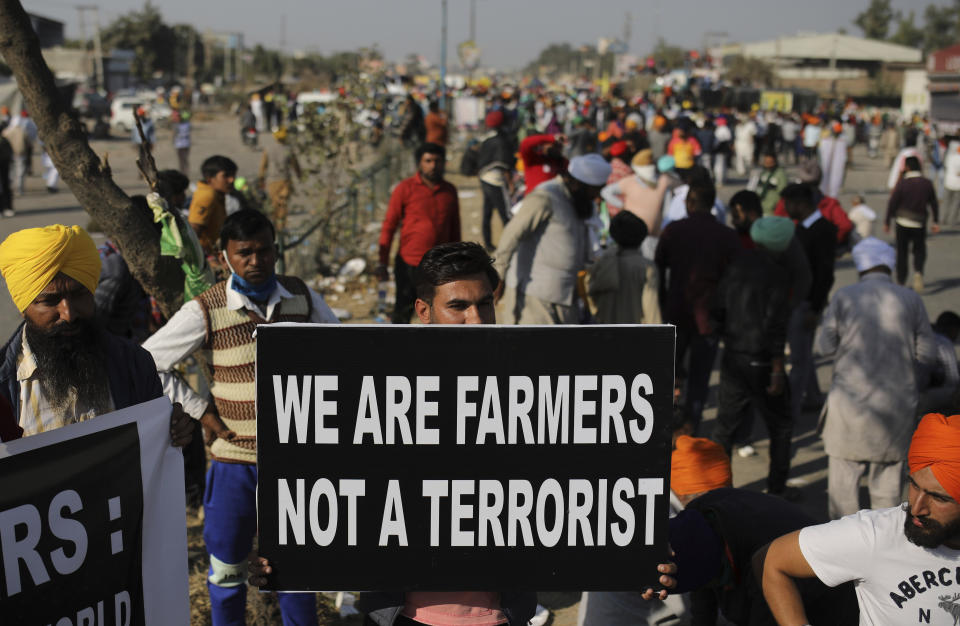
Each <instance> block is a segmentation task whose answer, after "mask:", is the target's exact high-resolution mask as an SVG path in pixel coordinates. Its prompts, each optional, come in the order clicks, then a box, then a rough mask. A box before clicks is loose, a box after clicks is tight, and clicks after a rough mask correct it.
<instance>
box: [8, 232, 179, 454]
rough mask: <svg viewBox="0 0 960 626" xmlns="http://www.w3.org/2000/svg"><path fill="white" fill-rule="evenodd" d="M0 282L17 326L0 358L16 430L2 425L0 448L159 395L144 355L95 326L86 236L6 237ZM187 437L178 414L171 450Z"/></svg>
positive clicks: (92, 254) (95, 267) (94, 272)
mask: <svg viewBox="0 0 960 626" xmlns="http://www.w3.org/2000/svg"><path fill="white" fill-rule="evenodd" d="M0 273H2V274H3V277H4V279H5V280H6V283H7V289H9V291H10V296H11V297H12V298H13V303H14V305H16V307H17V309H18V310H19V311H20V314H21V315H22V316H23V318H24V323H23V324H21V325H20V327H19V328H17V330H16V332H15V333H14V334H13V336H12V337H11V338H10V340H9V341H8V342H7V343H6V345H5V346H3V348H2V349H0V400H2V401H4V402H5V403H6V404H8V405H9V406H10V408H11V413H12V415H13V416H14V419H15V421H16V423H15V424H14V426H15V428H13V429H10V428H9V427H7V426H9V425H7V426H0V430H2V431H3V433H2V434H0V436H2V438H3V439H4V440H5V441H6V440H8V439H10V438H16V436H19V435H20V434H21V433H22V434H23V435H26V436H29V435H34V434H37V433H41V432H44V431H48V430H53V429H55V428H61V427H63V426H67V425H69V424H74V423H76V422H82V421H85V420H88V419H92V418H94V417H96V416H98V415H102V414H104V413H110V412H111V411H115V410H118V409H124V408H127V407H130V406H133V405H135V404H140V403H142V402H147V401H149V400H153V399H155V398H159V397H160V396H161V395H162V390H161V388H160V384H159V381H158V380H157V371H156V369H155V367H154V365H153V361H152V359H151V358H150V355H149V354H147V353H146V352H144V351H143V350H142V349H141V348H140V347H139V346H137V345H136V344H134V343H131V342H129V341H127V340H125V339H121V338H119V337H116V336H114V335H113V334H111V333H109V332H107V331H106V330H105V329H104V328H103V327H102V326H101V324H100V323H99V320H98V319H97V316H96V306H95V304H94V297H93V292H94V291H95V290H96V288H97V280H98V278H99V277H100V255H99V253H98V252H97V247H96V245H95V244H94V243H93V240H92V239H91V238H90V235H88V234H87V232H86V231H85V230H83V229H82V228H80V227H79V226H69V227H68V226H61V225H59V224H57V225H54V226H46V227H43V228H28V229H25V230H21V231H17V232H15V233H13V234H12V235H10V236H9V237H7V238H6V239H5V240H4V241H3V243H2V244H0ZM4 402H0V404H3V403H4ZM192 432H193V423H192V421H191V420H190V419H189V418H187V417H186V416H185V415H184V414H183V411H182V410H181V408H180V407H179V406H177V405H175V406H174V410H173V411H172V413H171V416H170V434H171V439H172V441H173V445H175V446H177V447H183V446H184V445H186V444H187V443H188V442H189V441H190V438H191V434H192Z"/></svg>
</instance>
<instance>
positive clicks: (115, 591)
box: [0, 398, 190, 626]
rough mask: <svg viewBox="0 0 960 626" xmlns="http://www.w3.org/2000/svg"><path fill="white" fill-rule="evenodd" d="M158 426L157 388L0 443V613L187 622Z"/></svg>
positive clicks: (166, 405)
mask: <svg viewBox="0 0 960 626" xmlns="http://www.w3.org/2000/svg"><path fill="white" fill-rule="evenodd" d="M169 431H170V402H169V401H167V400H166V399H165V398H164V399H159V400H154V401H152V402H147V403H144V404H140V405H138V406H135V407H131V408H128V409H124V410H122V411H117V412H115V413H111V414H109V415H103V416H100V417H97V418H95V419H92V420H90V421H87V422H82V423H79V424H73V425H70V426H66V427H64V428H59V429H56V430H52V431H49V432H46V433H41V434H39V435H34V436H32V437H26V438H24V439H20V440H17V441H12V442H10V443H7V444H0V554H2V558H0V562H2V567H3V571H2V579H0V623H3V624H17V625H18V626H21V625H22V626H34V625H37V626H66V625H68V624H69V625H71V626H81V625H83V626H100V625H108V624H109V625H110V626H152V625H157V626H160V625H166V624H187V623H189V621H190V615H189V605H188V588H187V535H186V522H185V517H184V510H185V506H184V491H183V454H182V453H181V451H180V450H179V449H176V448H172V447H171V446H170V432H169Z"/></svg>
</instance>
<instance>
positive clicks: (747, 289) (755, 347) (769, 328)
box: [712, 216, 796, 496]
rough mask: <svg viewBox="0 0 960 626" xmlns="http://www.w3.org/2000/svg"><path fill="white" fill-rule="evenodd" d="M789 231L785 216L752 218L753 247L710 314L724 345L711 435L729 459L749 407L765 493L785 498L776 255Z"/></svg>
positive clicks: (786, 433)
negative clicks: (760, 425)
mask: <svg viewBox="0 0 960 626" xmlns="http://www.w3.org/2000/svg"><path fill="white" fill-rule="evenodd" d="M793 231H794V226H793V222H791V221H790V220H789V219H787V218H785V217H772V216H771V217H762V218H760V219H758V220H757V221H755V222H754V223H753V226H752V227H751V228H750V236H751V238H752V239H753V242H754V243H755V244H756V245H757V247H756V248H755V249H753V250H745V251H744V252H742V253H741V254H740V256H739V257H737V258H736V259H735V260H734V261H733V263H732V264H731V265H730V267H728V268H727V270H726V272H725V273H724V275H723V279H722V280H721V281H720V285H719V287H718V288H717V299H716V305H715V307H714V308H713V311H712V313H713V318H714V323H715V325H716V327H717V328H718V329H719V330H720V336H721V337H722V338H723V344H724V352H723V360H722V363H721V365H720V394H719V398H718V403H717V404H718V408H717V424H716V426H715V427H714V431H713V438H714V439H715V440H716V441H717V442H718V443H719V444H720V445H722V446H723V447H724V450H725V451H726V453H727V455H728V456H729V455H730V452H731V450H732V448H733V440H734V436H735V435H736V434H737V430H738V428H740V427H741V425H742V424H743V425H746V426H747V427H749V426H750V425H751V424H752V420H749V419H748V420H744V417H745V416H746V415H747V412H748V411H750V410H752V409H753V408H754V407H755V408H756V409H757V410H758V411H759V412H760V414H761V415H762V416H763V420H764V422H766V425H767V430H768V431H769V433H770V471H769V474H768V476H767V491H768V493H771V494H774V495H784V496H787V495H791V496H792V495H795V493H796V490H795V489H791V490H790V491H791V492H792V493H791V494H788V493H787V486H786V485H787V475H788V474H789V471H790V435H791V433H792V430H793V421H792V420H791V416H790V405H789V402H788V393H787V385H786V374H785V373H784V367H783V346H784V343H785V342H786V335H787V318H788V317H789V308H788V302H789V288H790V277H789V275H788V273H787V271H786V270H785V269H783V267H781V266H780V264H779V263H777V261H776V260H775V258H774V255H779V254H782V253H783V252H784V251H785V250H786V249H787V247H788V246H789V245H790V240H791V239H792V238H793ZM748 434H749V433H748Z"/></svg>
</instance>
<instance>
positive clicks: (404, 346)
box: [257, 325, 675, 591]
mask: <svg viewBox="0 0 960 626" xmlns="http://www.w3.org/2000/svg"><path fill="white" fill-rule="evenodd" d="M674 343H675V334H674V329H673V328H672V327H669V326H579V327H570V326H568V327H523V326H518V327H494V326H483V327H481V326H475V327H463V326H411V327H396V326H392V327H384V326H302V325H301V326H294V325H288V326H261V327H259V328H258V330H257V416H258V417H257V437H258V440H257V441H258V443H257V446H258V450H257V454H258V468H259V480H258V521H259V533H260V535H259V550H260V554H261V555H262V556H264V557H266V558H267V559H269V560H270V562H271V564H272V566H273V569H274V574H273V575H272V577H271V579H270V583H271V588H272V589H278V590H304V591H305V590H344V589H351V590H373V589H389V590H413V589H423V590H436V591H444V590H450V591H455V590H476V591H487V590H489V591H504V590H530V591H549V590H557V591H559V590H577V591H579V590H611V591H613V590H637V589H640V588H641V587H642V586H645V585H652V586H657V582H656V579H657V573H656V564H657V563H662V562H663V561H664V559H666V558H667V552H668V549H667V526H666V521H667V515H668V503H669V488H670V487H669V480H668V477H669V473H670V472H669V470H670V441H671V433H670V422H671V419H670V418H671V410H672V396H673V360H674V356H673V355H674Z"/></svg>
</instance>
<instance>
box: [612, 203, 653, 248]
mask: <svg viewBox="0 0 960 626" xmlns="http://www.w3.org/2000/svg"><path fill="white" fill-rule="evenodd" d="M647 234H649V229H648V228H647V223H646V222H644V221H643V220H642V219H640V218H639V217H637V216H636V215H634V214H633V213H631V212H630V211H620V212H619V213H617V214H616V215H615V216H614V218H613V219H612V220H610V236H611V237H612V238H613V240H614V241H616V242H617V245H618V246H620V247H621V248H626V249H632V248H639V247H640V244H642V243H643V240H644V239H646V238H647Z"/></svg>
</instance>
